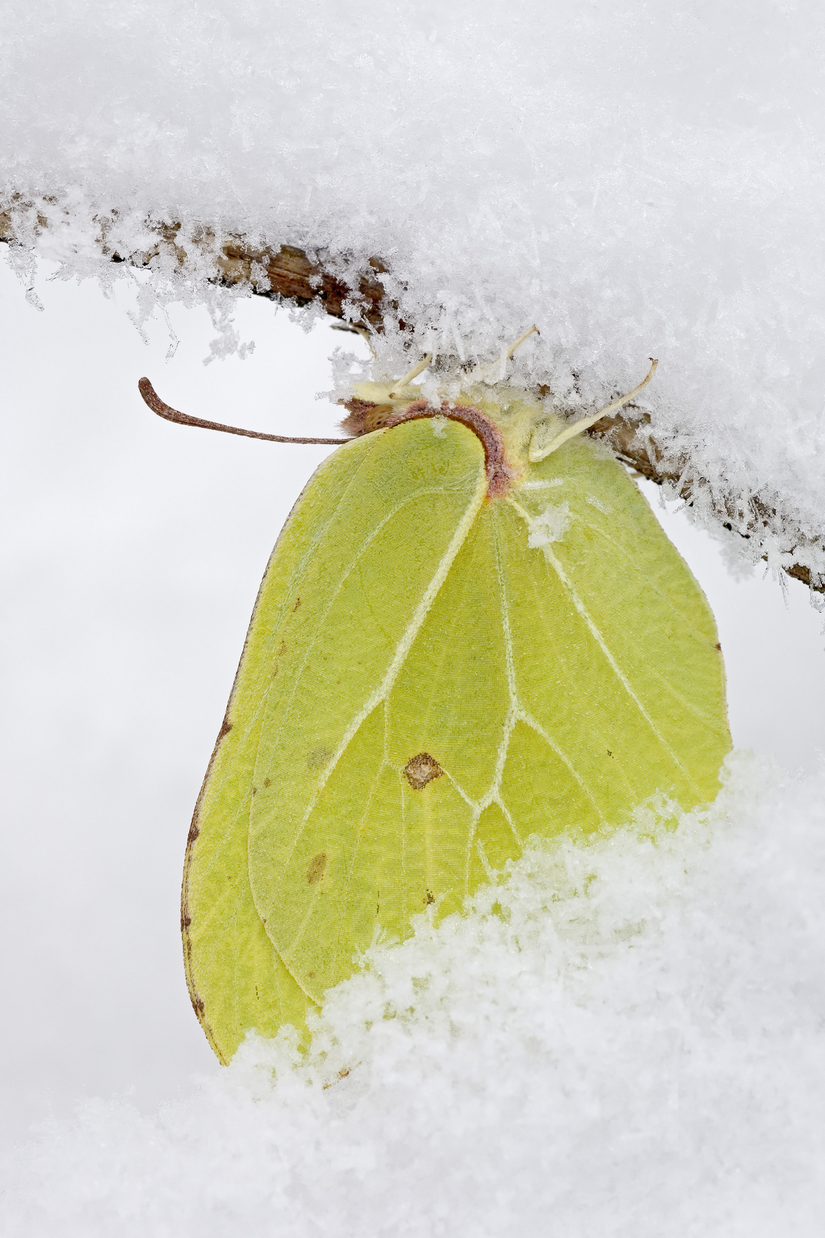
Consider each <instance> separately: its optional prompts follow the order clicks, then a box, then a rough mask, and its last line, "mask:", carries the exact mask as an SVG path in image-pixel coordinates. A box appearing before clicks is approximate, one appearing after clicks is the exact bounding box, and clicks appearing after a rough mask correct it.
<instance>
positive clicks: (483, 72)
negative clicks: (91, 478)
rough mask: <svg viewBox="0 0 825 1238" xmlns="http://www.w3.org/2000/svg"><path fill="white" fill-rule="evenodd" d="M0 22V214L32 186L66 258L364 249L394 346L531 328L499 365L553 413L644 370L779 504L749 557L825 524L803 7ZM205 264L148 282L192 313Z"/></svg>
mask: <svg viewBox="0 0 825 1238" xmlns="http://www.w3.org/2000/svg"><path fill="white" fill-rule="evenodd" d="M4 28H5V30H6V32H7V35H6V39H5V42H4V45H3V49H2V52H0V74H1V75H2V80H3V82H4V92H3V100H2V103H0V151H1V152H2V160H0V165H1V166H2V168H3V173H2V186H0V201H2V202H3V203H7V202H8V200H9V196H10V195H11V194H12V193H15V192H16V193H19V194H21V195H22V198H21V202H23V203H25V202H28V203H35V205H36V204H37V202H38V200H40V202H41V206H42V205H43V202H42V199H43V196H44V195H45V196H50V197H51V198H52V199H53V201H52V202H51V204H50V205H49V206H48V208H47V213H48V214H49V215H50V216H51V217H52V218H54V217H55V216H56V215H60V212H61V211H62V212H63V214H62V216H61V218H62V221H63V222H62V224H61V226H60V227H58V228H57V229H56V231H53V232H52V233H51V234H50V236H49V237H47V238H45V239H44V241H43V243H42V246H41V248H42V250H43V251H44V252H47V253H50V254H51V255H52V256H58V257H61V258H62V259H63V260H64V261H65V262H66V264H67V265H66V270H67V271H74V272H77V273H90V272H96V273H97V274H98V275H100V276H101V277H102V278H108V277H111V276H112V275H113V273H114V272H113V268H112V267H111V265H108V266H107V265H105V264H104V262H103V260H102V259H101V258H100V256H99V255H98V254H97V252H96V251H95V249H94V247H93V245H92V243H91V238H92V235H93V234H94V235H96V234H97V233H98V232H99V227H100V225H99V223H96V222H94V217H95V216H100V217H102V218H105V219H106V220H107V221H108V222H107V227H108V230H109V232H108V237H109V243H110V245H112V246H116V247H117V248H118V250H119V251H120V252H122V253H129V252H132V251H135V250H144V249H146V248H147V247H148V245H149V243H150V240H149V239H147V232H146V226H145V225H146V221H147V219H159V220H166V221H167V222H174V221H177V222H180V223H181V225H182V230H181V233H180V238H181V239H182V240H183V242H184V243H185V242H186V238H187V236H190V235H191V234H192V233H193V231H196V230H197V229H198V228H199V227H207V228H211V229H213V230H214V231H215V236H216V238H217V240H220V238H221V237H222V236H223V235H224V234H225V233H227V232H231V233H236V234H237V233H241V234H245V235H246V236H247V237H248V238H249V239H250V240H252V241H265V242H268V243H269V244H272V245H276V246H277V245H278V244H280V243H282V242H287V243H292V244H298V245H303V246H309V247H310V248H313V247H315V248H320V249H324V250H326V251H327V252H328V253H329V254H331V255H332V256H333V258H336V257H337V259H338V261H339V262H340V263H342V264H343V269H350V270H355V269H357V268H363V266H364V263H365V262H366V260H367V259H368V258H369V256H370V255H373V254H377V255H380V256H381V257H382V258H383V259H384V260H385V261H386V262H388V263H389V264H390V265H391V267H392V275H391V276H389V277H386V283H387V285H388V288H389V290H390V292H391V293H392V295H393V296H394V297H395V298H397V301H398V305H399V314H400V315H402V316H403V318H404V319H405V320H406V321H407V322H412V323H415V324H417V337H418V338H417V341H416V343H415V345H414V348H419V347H420V348H428V349H429V348H434V349H436V350H437V351H439V352H442V353H444V352H446V353H449V354H452V355H454V356H457V357H458V358H460V359H464V358H472V357H475V356H490V355H491V354H493V353H495V352H496V351H497V350H498V349H499V348H500V347H501V344H502V343H503V342H504V341H507V340H509V339H512V338H515V336H516V335H517V334H519V333H520V332H521V331H522V330H523V329H524V327H525V326H526V325H527V324H529V323H530V322H531V321H536V322H537V323H538V324H539V325H540V327H541V328H542V333H543V334H542V336H541V339H540V340H536V339H533V340H532V341H531V342H529V343H528V344H526V345H525V346H524V348H523V350H522V352H521V356H520V357H519V359H518V362H517V366H516V375H517V377H520V378H521V379H522V380H523V381H540V382H543V383H546V384H548V385H549V386H550V388H551V390H552V392H553V393H554V396H555V398H556V399H557V401H558V403H559V404H560V406H561V407H562V408H563V409H564V410H565V411H567V412H578V411H581V410H582V409H587V410H588V411H592V409H593V408H594V407H598V402H599V401H602V402H604V401H605V399H606V398H608V397H610V396H612V395H613V394H614V393H615V392H616V391H617V390H627V389H628V388H629V387H630V386H632V385H633V384H634V383H635V382H637V381H638V380H639V378H640V377H641V375H642V374H643V373H644V370H645V366H646V358H647V357H648V355H650V354H653V355H656V356H658V357H659V359H660V362H661V364H660V369H659V374H658V375H657V379H656V383H655V387H654V388H653V389H651V390H650V392H649V393H646V396H648V394H649V398H648V399H646V406H648V407H649V408H651V409H652V411H653V414H654V429H655V433H656V437H657V441H659V442H660V444H663V445H664V446H665V447H666V448H667V449H668V451H669V452H670V453H671V455H672V457H673V458H676V457H677V456H678V455H679V453H680V452H681V451H686V452H688V453H689V455H690V459H691V461H692V465H693V467H694V468H695V470H696V471H697V472H698V473H699V474H700V475H702V476H704V477H705V478H706V479H707V480H709V481H710V483H711V484H712V486H713V487H714V490H715V492H716V493H725V494H728V495H731V496H733V499H734V502H735V503H738V504H739V505H740V507H741V508H742V514H743V515H745V516H746V515H747V504H748V500H749V498H750V496H752V495H754V494H760V495H761V496H762V497H763V499H764V500H766V502H767V504H768V507H769V508H770V507H771V505H773V504H775V505H778V507H779V509H780V518H779V522H778V523H777V524H776V526H775V527H774V528H773V529H771V530H769V531H768V535H767V539H766V540H764V541H763V543H762V544H760V545H759V546H758V547H755V548H754V553H758V552H759V551H765V550H767V551H769V552H770V553H771V555H772V561H773V562H774V563H776V564H778V563H780V562H782V561H783V560H782V555H783V554H785V553H790V552H794V551H796V555H797V559H798V560H799V559H800V558H802V559H806V560H807V561H809V562H810V563H811V564H813V565H814V566H817V565H819V566H825V558H822V556H821V555H820V553H819V552H818V551H817V550H816V549H808V550H807V551H806V550H804V549H803V550H802V551H799V550H798V549H797V548H796V547H795V543H796V542H797V541H798V540H799V539H798V534H799V533H800V532H801V533H802V534H803V535H804V536H807V537H808V538H814V539H816V537H817V535H819V534H821V531H822V509H823V502H822V500H823V494H822V480H821V479H822V476H823V457H825V430H823V416H822V403H823V389H825V352H823V349H822V346H821V342H822V327H823V322H825V252H824V251H823V243H822V228H821V202H822V200H823V196H824V195H825V183H823V178H825V171H823V169H825V162H824V161H823V158H822V156H823V136H825V134H824V130H825V123H824V122H823V110H822V104H821V93H820V92H821V65H822V62H823V53H824V52H825V46H823V45H824V44H825V10H823V9H822V6H821V5H819V4H816V3H814V2H813V0H800V2H798V3H777V2H776V0H749V2H748V3H747V4H746V3H743V2H741V0H728V2H727V3H724V4H715V5H712V4H705V3H696V0H693V2H692V3H689V4H667V5H665V4H650V3H648V2H646V0H626V2H624V3H616V4H602V3H595V2H593V3H581V0H554V2H553V3H552V4H548V3H546V0H519V3H516V4H514V3H513V2H512V0H452V2H451V3H450V4H447V5H445V4H440V3H434V2H433V0H414V2H413V3H406V4H388V3H386V0H359V3H357V4H356V3H354V2H353V0H346V2H344V0H315V2H314V3H312V4H295V3H291V2H290V3H287V2H286V0H281V2H280V3H279V2H275V3H273V0H164V3H162V4H161V3H159V0H60V3H56V2H55V0H39V2H38V3H37V4H35V5H33V4H32V3H31V0H7V4H6V6H5V10H4ZM113 212H114V214H113ZM24 215H25V212H24ZM28 218H29V222H31V221H32V219H33V216H31V215H29V216H28ZM18 228H19V230H20V235H21V236H24V237H25V235H26V223H25V219H24V218H22V217H21V219H19V220H18ZM17 258H18V260H20V259H21V254H20V252H18V254H17ZM210 262H211V260H210V259H209V255H208V254H206V255H205V257H204V262H203V264H202V266H201V267H200V268H199V269H194V268H193V270H192V272H191V273H190V275H189V277H188V278H185V277H183V276H180V275H179V274H176V273H175V272H173V271H171V270H168V269H167V270H166V271H165V272H161V274H159V276H158V279H157V282H156V284H155V294H157V295H161V296H166V297H168V296H170V295H173V296H183V297H187V298H190V299H191V297H193V296H207V295H212V296H213V298H214V295H215V293H214V290H204V289H203V286H202V284H201V283H200V282H199V281H200V280H201V279H202V277H203V275H204V274H205V273H208V271H209V270H211V269H212V268H211V265H210ZM150 301H151V298H150ZM229 342H230V343H232V342H233V341H232V339H231V337H230V340H229ZM401 366H402V358H401V345H400V343H399V340H398V338H397V336H396V335H395V334H394V333H393V332H392V331H390V332H389V336H388V338H387V340H386V342H385V344H384V345H382V352H381V359H380V367H379V368H382V369H383V370H385V371H389V370H395V372H396V373H397V372H398V371H399V369H400V368H401ZM792 530H795V532H792Z"/></svg>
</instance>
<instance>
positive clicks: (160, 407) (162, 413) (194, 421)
mask: <svg viewBox="0 0 825 1238" xmlns="http://www.w3.org/2000/svg"><path fill="white" fill-rule="evenodd" d="M138 390H139V392H140V394H141V395H142V396H143V399H144V401H145V403H146V404H148V406H149V408H151V410H152V412H153V413H157V415H158V417H163V418H164V420H165V421H175V422H177V424H178V425H180V426H200V427H201V429H203V430H221V431H223V433H224V434H239V435H240V436H241V437H242V438H262V439H266V441H267V442H268V443H319V444H321V445H322V446H325V447H333V446H336V445H337V444H339V443H350V442H352V440H351V439H348V438H292V437H286V436H285V435H283V434H262V433H261V431H260V430H242V429H241V428H240V427H239V426H225V425H222V424H221V422H219V421H204V419H203V418H202V417H190V416H189V414H188V413H179V412H178V410H177V409H176V408H170V406H169V405H168V404H164V402H163V400H162V399H161V398H160V396H159V395H158V393H157V392H156V391H155V389H154V387H153V386H152V384H151V383H150V382H149V379H148V378H141V379H140V381H139V382H138Z"/></svg>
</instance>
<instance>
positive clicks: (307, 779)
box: [141, 350, 730, 1062]
mask: <svg viewBox="0 0 825 1238" xmlns="http://www.w3.org/2000/svg"><path fill="white" fill-rule="evenodd" d="M511 351H512V350H511ZM428 360H429V359H428V358H425V360H424V362H422V363H421V365H419V366H417V367H416V368H415V370H414V371H411V372H410V374H408V375H406V376H405V378H404V379H402V380H400V381H399V382H398V383H397V384H395V385H393V384H377V383H365V384H362V385H361V386H359V387H358V388H356V390H355V392H354V394H353V399H352V400H351V401H349V402H348V407H349V409H350V416H349V418H348V419H347V421H346V422H345V423H344V425H345V427H346V428H348V429H349V430H351V431H353V432H354V434H355V437H353V438H352V439H351V440H348V441H346V442H345V445H343V446H341V447H340V449H339V450H338V451H336V452H335V453H333V454H332V455H331V456H330V457H329V458H328V459H327V460H325V461H324V463H323V464H322V465H321V467H320V468H319V469H318V470H317V472H316V473H315V475H314V476H313V477H312V479H311V481H310V482H309V484H308V485H307V487H306V489H305V490H304V492H303V494H302V495H301V497H300V499H299V500H298V502H297V503H296V505H295V507H294V509H293V511H292V513H291V515H290V517H289V520H288V521H287V523H286V526H285V528H284V529H283V531H282V533H281V536H280V538H279V539H278V543H277V545H276V547H275V550H274V551H273V554H272V558H271V559H270V562H269V566H268V567H267V570H266V575H265V576H264V580H263V584H262V585H261V590H260V593H259V595H258V600H257V603H256V605H255V611H254V614H253V616H252V622H251V625H250V629H249V634H248V636H247V640H246V645H245V647H244V651H243V656H242V658H241V664H240V666H239V668H238V673H237V676H236V679H235V684H234V687H233V689H232V695H231V698H230V701H229V706H228V708H227V712H226V718H225V720H224V723H223V726H222V727H221V731H220V734H219V737H218V741H217V744H216V746H215V751H214V753H213V755H212V760H211V762H210V765H209V769H208V771H207V774H206V779H205V781H204V784H203V789H202V791H201V794H200V797H199V799H198V803H197V806H196V809H195V815H194V818H193V821H192V827H191V830H190V834H189V842H188V848H187V853H186V867H185V872H184V883H183V904H182V925H183V938H184V954H185V961H186V974H187V980H188V983H189V990H190V993H191V996H192V1002H193V1005H194V1007H195V1010H196V1012H197V1015H198V1018H199V1019H200V1021H201V1023H202V1025H203V1028H204V1031H205V1032H206V1035H207V1037H208V1038H209V1041H210V1044H211V1045H212V1047H213V1049H214V1050H215V1052H216V1054H217V1055H218V1057H219V1058H220V1059H221V1061H223V1062H227V1061H229V1059H230V1058H231V1057H232V1055H233V1054H234V1052H235V1050H236V1049H237V1047H238V1045H239V1044H240V1042H241V1041H242V1039H243V1037H244V1035H245V1033H246V1032H247V1031H249V1030H251V1029H256V1030H257V1031H258V1032H260V1033H261V1034H262V1035H265V1036H270V1035H274V1034H275V1032H276V1031H277V1030H278V1028H279V1027H281V1026H282V1025H284V1024H285V1023H293V1024H295V1025H296V1026H297V1027H299V1028H305V1017H306V1013H307V1011H308V1010H309V1009H312V1008H313V1007H315V1006H317V1005H318V1004H319V1003H320V1002H321V1001H322V999H323V996H324V992H325V991H326V990H327V989H328V988H329V987H330V986H332V985H334V984H336V983H337V982H338V981H339V980H341V979H343V978H344V977H346V976H348V975H350V974H351V973H352V971H353V969H354V967H355V966H356V965H357V961H356V960H357V955H358V953H359V952H360V951H363V950H364V949H366V948H367V947H369V946H370V944H371V943H372V942H374V941H376V940H377V939H387V938H389V939H393V938H395V939H402V938H404V937H407V936H409V935H410V933H411V932H412V928H411V918H412V917H413V916H415V915H416V914H417V913H419V912H422V911H423V910H424V909H425V908H426V907H427V906H428V905H429V904H435V910H436V912H437V914H438V915H439V916H443V915H446V914H448V913H450V912H453V911H458V910H459V909H460V908H461V906H462V902H463V900H464V899H465V897H466V896H467V895H468V894H470V893H472V892H473V891H474V890H475V889H476V888H477V887H478V886H479V885H480V884H481V883H483V882H485V881H486V880H488V879H489V877H490V876H491V875H492V874H493V873H495V872H496V871H497V870H500V869H501V868H502V867H503V866H504V864H505V863H506V861H507V860H509V859H511V858H514V857H517V856H518V855H519V854H520V853H521V851H522V848H523V846H524V844H525V841H526V840H527V839H528V838H529V837H530V836H531V835H539V836H541V837H545V838H547V837H551V836H555V835H559V834H562V833H564V832H565V831H567V830H570V829H575V830H584V831H603V830H605V829H609V828H611V827H614V826H617V825H619V824H620V823H622V822H623V821H625V820H626V819H627V818H628V817H629V816H630V815H631V813H632V811H633V810H634V809H635V808H636V807H637V806H638V805H639V804H640V803H642V802H644V801H645V800H647V799H648V798H649V797H651V796H653V795H654V794H656V793H658V792H664V793H665V794H667V795H668V796H670V797H672V798H673V799H674V800H675V801H677V802H678V803H679V804H680V805H681V806H682V807H683V808H685V809H689V808H692V807H694V806H696V805H697V804H701V803H703V802H706V801H708V800H710V799H711V798H712V797H713V796H714V795H715V793H716V791H717V789H718V772H719V767H720V764H721V761H722V758H723V757H724V755H725V753H726V752H727V751H728V749H729V747H730V736H729V733H728V726H727V717H726V709H725V693H724V672H723V667H722V660H721V654H720V651H719V645H718V643H717V642H718V637H717V633H716V627H715V624H714V620H713V616H712V615H711V612H710V609H709V607H708V604H707V602H706V600H705V598H704V596H703V594H702V592H701V590H700V588H699V586H698V585H697V583H696V581H695V580H694V578H693V576H692V575H691V573H690V571H689V569H688V568H687V566H686V565H685V563H684V562H683V561H682V559H681V557H680V556H679V554H678V553H677V551H676V550H675V549H674V547H673V546H672V545H671V544H670V542H669V541H668V540H667V538H666V537H665V535H664V533H663V532H662V530H661V528H660V526H659V524H658V522H657V521H656V519H655V518H654V516H653V514H652V513H651V511H650V509H649V507H648V505H647V502H646V501H645V499H644V498H643V497H642V496H641V494H640V493H639V491H638V489H637V488H636V486H635V484H634V483H633V481H632V480H631V479H630V478H629V477H628V476H627V475H626V473H625V471H624V469H623V468H622V466H621V465H620V464H618V463H617V462H616V461H615V460H614V459H613V458H612V457H610V456H609V454H608V453H607V452H606V450H605V449H604V448H603V447H600V446H598V445H596V444H594V443H593V442H591V441H590V440H588V439H583V438H581V437H580V431H582V430H583V429H585V428H587V426H589V425H590V424H592V423H593V422H594V421H595V420H596V419H597V418H598V417H600V416H603V415H604V413H605V412H606V411H609V409H608V410H604V409H602V410H600V411H599V413H597V414H596V415H595V416H594V417H591V418H587V419H585V420H583V421H579V422H577V423H574V424H572V425H569V424H567V423H565V422H563V421H561V420H560V419H559V418H558V417H557V416H555V415H554V414H553V413H552V412H550V411H548V409H547V408H546V407H545V405H544V404H543V403H542V402H541V401H539V400H537V399H535V398H533V397H532V396H531V395H530V394H528V393H527V392H525V391H522V390H516V389H513V388H507V387H503V386H493V387H491V386H489V385H488V384H487V383H485V382H484V381H483V378H484V375H479V374H476V375H471V376H470V377H469V379H468V380H467V382H466V386H465V387H464V389H463V390H462V392H461V394H460V395H459V396H458V397H457V398H455V399H454V400H452V401H446V400H445V401H443V402H441V401H439V402H437V403H436V404H435V405H433V404H430V403H428V402H427V401H426V400H425V399H424V398H423V396H422V393H421V389H420V388H419V387H417V386H415V385H414V384H413V383H412V379H413V378H414V377H415V376H416V375H417V373H419V372H420V371H421V370H422V369H423V368H424V366H425V365H426V363H427V361H428ZM654 368H655V362H654V364H653V366H652V367H651V371H650V374H649V375H648V379H649V378H650V376H651V375H652V373H653V369H654ZM648 379H645V382H647V381H648ZM641 386H644V383H643V384H641V385H640V387H639V388H636V390H635V391H633V392H631V393H629V395H627V396H625V397H623V398H622V399H621V400H617V401H615V403H614V404H613V405H611V406H609V408H610V409H612V408H615V407H619V406H620V405H622V404H624V403H626V402H627V401H628V400H629V399H631V398H632V397H633V396H634V395H635V394H636V392H637V391H639V390H640V389H641ZM141 391H142V393H143V395H144V398H145V399H146V400H147V403H149V404H150V406H151V407H152V408H153V409H154V410H155V411H156V412H159V413H161V415H163V416H166V417H169V418H170V419H173V420H180V421H187V422H190V423H194V424H212V423H204V422H198V421H197V419H194V418H187V417H184V416H183V415H182V414H178V413H176V412H175V411H174V410H171V409H169V407H168V406H167V405H164V404H163V403H162V402H161V401H160V400H159V399H158V397H157V396H156V395H155V393H154V391H153V390H152V388H151V385H150V384H149V382H148V380H146V379H143V380H141ZM219 428H226V429H231V427H219ZM234 432H236V433H237V432H239V431H234ZM240 432H241V433H242V431H240ZM256 437H265V438H266V437H271V438H275V437H277V436H267V435H260V436H256ZM325 441H333V442H334V441H336V440H325Z"/></svg>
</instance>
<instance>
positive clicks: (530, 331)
mask: <svg viewBox="0 0 825 1238" xmlns="http://www.w3.org/2000/svg"><path fill="white" fill-rule="evenodd" d="M531 335H541V331H539V329H538V327H537V326H536V324H535V323H533V325H532V327H528V328H527V330H526V331H525V332H524V333H523V334H522V335H520V336H519V337H518V339H517V340H516V341H515V342H514V343H512V344H511V345H510V347H509V348H508V349H507V350H506V351H505V352H503V353H502V354H501V356H500V357H497V358H496V360H495V361H488V362H487V364H486V365H477V366H476V367H475V369H474V370H471V371H470V373H469V374H468V376H467V377H468V379H469V381H470V382H473V383H477V382H481V383H483V382H486V381H487V380H486V377H485V375H487V374H490V373H491V372H492V371H493V370H495V369H496V367H497V366H498V367H499V369H500V371H501V372H500V375H499V377H500V378H503V377H504V372H505V366H506V365H507V362H508V361H509V360H510V358H511V357H512V356H513V353H514V352H515V351H516V349H517V348H518V347H519V346H520V345H521V344H523V343H524V341H525V340H529V338H530V336H531Z"/></svg>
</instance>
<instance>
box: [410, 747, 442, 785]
mask: <svg viewBox="0 0 825 1238" xmlns="http://www.w3.org/2000/svg"><path fill="white" fill-rule="evenodd" d="M443 773H444V770H443V769H442V768H441V766H440V765H439V764H438V761H436V759H435V757H431V756H430V754H429V752H419V753H418V755H417V756H414V757H410V759H409V761H408V762H407V764H406V765H405V766H404V777H405V778H406V779H407V782H408V783H409V784H410V786H411V787H412V789H413V791H421V790H423V789H424V787H426V785H427V783H428V782H432V781H433V779H434V778H440V777H441V775H442V774H443Z"/></svg>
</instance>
